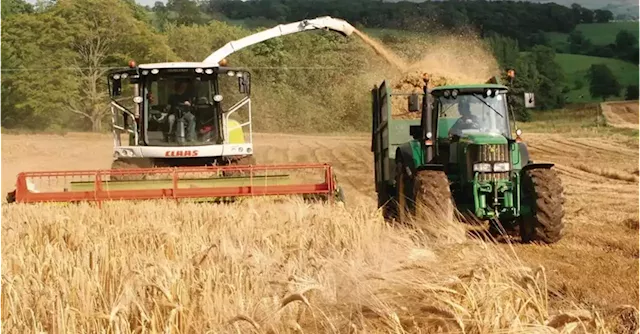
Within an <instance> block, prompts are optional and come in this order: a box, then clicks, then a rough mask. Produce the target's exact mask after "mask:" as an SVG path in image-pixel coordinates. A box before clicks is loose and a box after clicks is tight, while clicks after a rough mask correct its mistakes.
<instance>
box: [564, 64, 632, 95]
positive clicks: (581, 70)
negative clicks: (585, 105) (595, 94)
mask: <svg viewBox="0 0 640 334" xmlns="http://www.w3.org/2000/svg"><path fill="white" fill-rule="evenodd" d="M556 62H558V64H559V65H560V66H561V67H562V69H563V70H564V73H565V76H566V78H567V84H568V85H569V87H570V88H571V92H570V93H569V94H568V96H567V97H568V101H569V102H590V101H596V100H597V99H593V98H591V95H590V94H589V82H588V81H587V79H586V78H585V76H586V74H587V71H588V70H589V67H590V66H591V65H593V64H606V65H607V66H608V67H609V68H610V69H611V71H612V72H613V74H614V75H615V76H616V77H617V78H618V81H619V82H620V84H621V85H622V86H623V87H626V85H630V84H638V66H637V65H635V64H632V63H629V62H625V61H621V60H617V59H611V58H599V57H590V56H582V55H574V54H565V53H559V54H557V55H556ZM579 83H582V84H581V85H580V84H579ZM581 86H582V87H581ZM620 96H624V90H622V91H621V92H620Z"/></svg>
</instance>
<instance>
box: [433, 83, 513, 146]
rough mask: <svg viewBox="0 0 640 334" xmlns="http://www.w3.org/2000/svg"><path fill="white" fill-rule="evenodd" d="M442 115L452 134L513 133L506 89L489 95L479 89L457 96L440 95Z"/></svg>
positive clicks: (440, 116)
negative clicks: (481, 92) (478, 90)
mask: <svg viewBox="0 0 640 334" xmlns="http://www.w3.org/2000/svg"><path fill="white" fill-rule="evenodd" d="M438 103H439V104H440V108H439V110H440V114H439V118H440V119H446V120H447V121H448V122H447V123H449V124H452V125H451V128H450V129H449V134H450V135H458V136H462V135H463V134H464V133H469V132H476V133H477V132H481V133H494V134H500V135H503V136H506V137H510V136H511V131H510V129H509V113H508V109H507V104H506V96H505V94H504V93H499V94H496V95H495V96H486V95H483V94H478V93H469V94H460V95H458V96H457V97H456V98H446V97H439V98H438Z"/></svg>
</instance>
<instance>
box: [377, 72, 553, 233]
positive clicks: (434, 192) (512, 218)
mask: <svg viewBox="0 0 640 334" xmlns="http://www.w3.org/2000/svg"><path fill="white" fill-rule="evenodd" d="M509 74H510V76H511V77H512V76H513V72H510V73H509ZM372 95H373V113H374V114H373V132H372V151H373V152H374V159H375V181H376V191H377V193H378V206H379V207H382V208H383V214H384V215H385V217H386V218H388V219H393V218H395V219H397V220H399V221H406V220H407V219H408V218H409V217H410V216H413V218H414V219H424V218H427V219H429V218H431V219H434V218H435V219H445V220H449V221H452V220H453V219H454V216H455V212H456V211H457V212H458V213H459V214H460V215H459V217H464V218H471V220H473V221H478V220H480V221H487V220H488V221H490V226H491V227H492V228H501V229H506V230H510V229H519V232H520V235H521V237H522V240H523V241H525V242H529V241H534V240H537V241H543V242H547V243H552V242H556V241H558V240H559V239H560V238H561V232H562V229H563V226H564V223H563V221H562V219H563V216H564V211H563V208H562V206H563V203H564V199H563V191H562V184H561V182H560V179H559V177H558V176H557V174H556V171H555V169H553V164H551V163H534V162H533V161H532V160H531V159H530V157H529V154H528V150H527V146H526V144H525V143H523V142H522V138H521V135H522V131H521V130H520V129H517V128H516V126H515V118H514V117H513V111H512V110H511V109H510V103H508V101H507V99H508V98H509V97H510V96H509V87H508V86H505V85H502V84H500V82H499V80H495V79H494V80H490V81H488V82H487V83H484V84H469V85H447V86H439V87H435V88H433V89H428V78H427V77H425V79H424V87H423V91H422V93H421V94H416V93H409V94H402V93H392V92H391V90H390V88H389V87H388V84H387V83H386V82H383V83H382V85H381V86H380V87H374V89H373V90H372ZM403 95H404V96H407V95H408V108H407V109H408V111H409V112H411V113H414V114H416V116H418V115H419V117H415V118H416V119H409V120H406V119H393V115H392V107H393V104H392V103H391V100H392V99H393V98H394V97H397V96H403ZM525 96H526V97H528V98H531V99H532V94H529V93H527V94H525ZM525 105H526V106H531V104H530V103H526V104H525ZM418 118H419V120H418Z"/></svg>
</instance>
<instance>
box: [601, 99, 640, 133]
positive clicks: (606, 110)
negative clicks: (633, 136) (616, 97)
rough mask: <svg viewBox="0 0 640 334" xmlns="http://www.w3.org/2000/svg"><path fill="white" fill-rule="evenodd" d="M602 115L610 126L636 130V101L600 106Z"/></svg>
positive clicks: (639, 120)
mask: <svg viewBox="0 0 640 334" xmlns="http://www.w3.org/2000/svg"><path fill="white" fill-rule="evenodd" d="M601 108H602V113H603V114H604V117H605V118H606V119H607V123H609V124H610V125H611V126H615V127H620V128H630V129H638V126H639V125H640V124H639V123H640V119H639V118H638V101H615V102H605V103H602V104H601Z"/></svg>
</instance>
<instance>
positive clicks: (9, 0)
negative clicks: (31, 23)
mask: <svg viewBox="0 0 640 334" xmlns="http://www.w3.org/2000/svg"><path fill="white" fill-rule="evenodd" d="M33 11H34V10H33V6H32V5H31V4H29V3H28V2H25V1H23V0H4V1H3V2H2V6H1V7H0V15H1V16H2V19H3V20H6V19H8V18H9V17H10V16H11V15H15V14H28V13H33Z"/></svg>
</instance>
